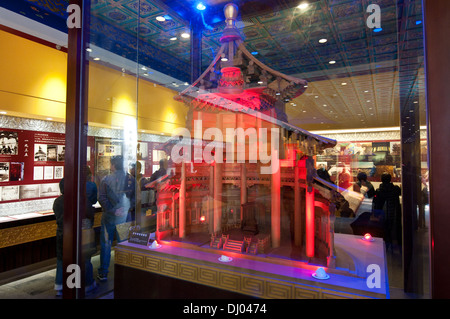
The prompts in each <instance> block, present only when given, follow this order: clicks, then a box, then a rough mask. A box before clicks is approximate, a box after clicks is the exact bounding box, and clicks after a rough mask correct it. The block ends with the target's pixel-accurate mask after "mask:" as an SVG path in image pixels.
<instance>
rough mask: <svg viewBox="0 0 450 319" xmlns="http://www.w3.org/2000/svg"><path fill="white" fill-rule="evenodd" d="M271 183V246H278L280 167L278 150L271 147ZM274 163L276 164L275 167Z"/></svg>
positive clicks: (279, 236)
mask: <svg viewBox="0 0 450 319" xmlns="http://www.w3.org/2000/svg"><path fill="white" fill-rule="evenodd" d="M271 156H272V160H271V164H272V183H271V195H272V196H271V197H272V200H271V205H272V207H271V208H272V209H271V238H272V247H273V248H277V247H279V246H280V238H281V234H280V231H281V212H280V207H281V195H280V192H281V168H280V165H279V161H278V160H277V157H278V152H277V151H276V150H273V149H272V155H271ZM275 164H278V165H277V166H276V167H275Z"/></svg>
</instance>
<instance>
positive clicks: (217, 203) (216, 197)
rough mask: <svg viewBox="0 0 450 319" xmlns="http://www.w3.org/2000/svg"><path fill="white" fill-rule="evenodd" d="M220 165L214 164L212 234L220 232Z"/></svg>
mask: <svg viewBox="0 0 450 319" xmlns="http://www.w3.org/2000/svg"><path fill="white" fill-rule="evenodd" d="M222 165H223V164H222V163H217V162H215V163H214V233H220V232H221V231H222Z"/></svg>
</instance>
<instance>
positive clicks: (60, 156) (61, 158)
mask: <svg viewBox="0 0 450 319" xmlns="http://www.w3.org/2000/svg"><path fill="white" fill-rule="evenodd" d="M56 152H57V157H58V162H64V157H65V155H66V146H65V145H57V147H56Z"/></svg>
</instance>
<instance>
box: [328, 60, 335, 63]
mask: <svg viewBox="0 0 450 319" xmlns="http://www.w3.org/2000/svg"><path fill="white" fill-rule="evenodd" d="M328 63H330V64H335V63H336V61H334V60H331V61H330V62H328Z"/></svg>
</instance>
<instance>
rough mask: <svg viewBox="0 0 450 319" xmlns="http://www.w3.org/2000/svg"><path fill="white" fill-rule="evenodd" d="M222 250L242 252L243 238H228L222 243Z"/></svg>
mask: <svg viewBox="0 0 450 319" xmlns="http://www.w3.org/2000/svg"><path fill="white" fill-rule="evenodd" d="M223 249H224V250H230V251H235V252H239V253H240V252H243V251H244V241H243V240H232V239H228V240H227V241H226V242H225V243H224V245H223Z"/></svg>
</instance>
